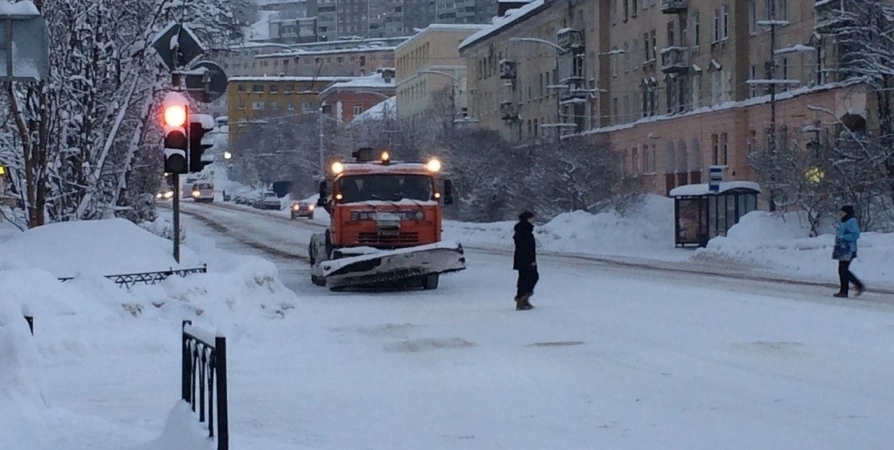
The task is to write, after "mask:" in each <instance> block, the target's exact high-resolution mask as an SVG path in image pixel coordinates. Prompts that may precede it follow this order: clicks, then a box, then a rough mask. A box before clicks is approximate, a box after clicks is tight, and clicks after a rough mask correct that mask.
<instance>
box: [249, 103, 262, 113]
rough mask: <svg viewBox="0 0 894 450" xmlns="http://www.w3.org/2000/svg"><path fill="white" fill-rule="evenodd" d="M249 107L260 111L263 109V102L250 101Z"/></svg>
mask: <svg viewBox="0 0 894 450" xmlns="http://www.w3.org/2000/svg"><path fill="white" fill-rule="evenodd" d="M251 109H253V110H255V111H261V110H263V109H264V102H251Z"/></svg>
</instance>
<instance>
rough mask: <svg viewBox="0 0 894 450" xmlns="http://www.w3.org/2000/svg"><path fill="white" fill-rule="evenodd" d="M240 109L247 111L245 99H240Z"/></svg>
mask: <svg viewBox="0 0 894 450" xmlns="http://www.w3.org/2000/svg"><path fill="white" fill-rule="evenodd" d="M238 107H239V109H245V99H242V98H240V99H239V106H238Z"/></svg>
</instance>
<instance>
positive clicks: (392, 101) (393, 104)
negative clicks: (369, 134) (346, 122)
mask: <svg viewBox="0 0 894 450" xmlns="http://www.w3.org/2000/svg"><path fill="white" fill-rule="evenodd" d="M386 110H387V114H388V116H391V117H393V116H395V115H396V113H397V97H391V98H389V99H388V100H385V101H383V102H380V103H378V104H376V105H375V106H373V107H372V108H369V109H367V110H366V111H363V112H362V113H360V114H358V115H356V116H354V119H353V120H351V124H355V123H360V122H364V121H367V120H383V119H385V118H386V116H385V114H386Z"/></svg>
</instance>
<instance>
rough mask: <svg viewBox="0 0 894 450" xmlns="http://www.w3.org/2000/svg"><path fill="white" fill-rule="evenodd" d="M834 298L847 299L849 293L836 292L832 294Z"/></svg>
mask: <svg viewBox="0 0 894 450" xmlns="http://www.w3.org/2000/svg"><path fill="white" fill-rule="evenodd" d="M832 297H838V298H847V292H836V293H834V294H832Z"/></svg>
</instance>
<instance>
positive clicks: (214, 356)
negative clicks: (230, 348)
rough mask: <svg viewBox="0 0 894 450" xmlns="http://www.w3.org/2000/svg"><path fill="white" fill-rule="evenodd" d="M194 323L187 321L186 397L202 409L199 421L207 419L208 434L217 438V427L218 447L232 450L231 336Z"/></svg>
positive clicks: (184, 367)
mask: <svg viewBox="0 0 894 450" xmlns="http://www.w3.org/2000/svg"><path fill="white" fill-rule="evenodd" d="M191 326H192V321H190V320H184V321H183V327H182V330H183V343H182V353H183V362H182V374H181V375H182V379H181V381H182V383H181V388H182V389H181V391H182V394H183V395H182V398H183V400H184V401H186V402H187V403H189V404H190V405H191V406H192V410H193V412H198V413H199V422H202V423H204V422H205V420H206V419H207V421H208V436H210V437H212V438H214V437H215V436H214V434H215V430H216V432H217V450H228V449H229V446H230V443H229V440H230V431H229V426H228V422H227V417H228V416H227V340H226V338H224V337H221V336H209V335H206V333H202V332H201V330H197V329H193V328H192V327H191ZM187 327H190V328H187ZM211 341H213V343H212V342H211ZM196 382H198V386H196ZM196 388H198V390H197V389H196ZM215 392H216V393H217V396H216V397H215ZM197 393H198V397H197V396H196V394H197ZM196 408H198V411H196ZM215 413H216V415H215ZM215 425H216V428H215Z"/></svg>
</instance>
